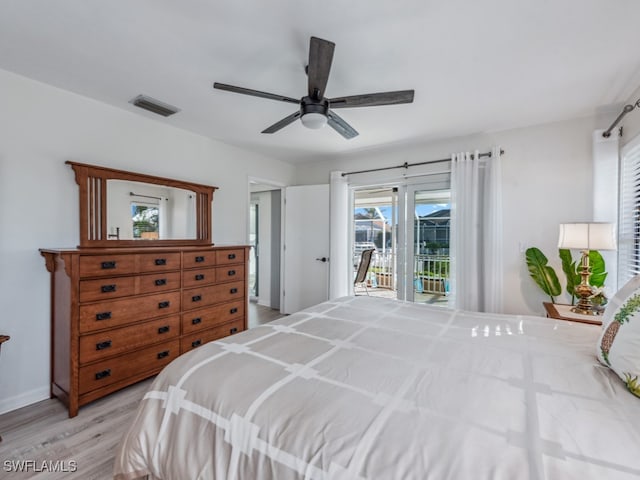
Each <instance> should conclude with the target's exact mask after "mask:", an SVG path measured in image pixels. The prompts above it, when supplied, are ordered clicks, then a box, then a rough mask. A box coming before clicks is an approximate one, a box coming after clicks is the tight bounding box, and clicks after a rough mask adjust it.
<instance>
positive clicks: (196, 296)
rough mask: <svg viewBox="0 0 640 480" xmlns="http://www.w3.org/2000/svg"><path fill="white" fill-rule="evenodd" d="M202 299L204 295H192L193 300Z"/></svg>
mask: <svg viewBox="0 0 640 480" xmlns="http://www.w3.org/2000/svg"><path fill="white" fill-rule="evenodd" d="M200 300H202V295H194V296H193V297H191V301H192V302H199V301H200Z"/></svg>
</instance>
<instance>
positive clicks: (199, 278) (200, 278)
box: [196, 273, 204, 280]
mask: <svg viewBox="0 0 640 480" xmlns="http://www.w3.org/2000/svg"><path fill="white" fill-rule="evenodd" d="M196 280H204V274H203V273H199V274H197V275H196Z"/></svg>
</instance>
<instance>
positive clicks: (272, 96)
mask: <svg viewBox="0 0 640 480" xmlns="http://www.w3.org/2000/svg"><path fill="white" fill-rule="evenodd" d="M213 88H217V89H218V90H226V91H227V92H234V93H242V94H243V95H251V96H252V97H262V98H268V99H270V100H279V101H281V102H289V103H297V104H300V100H296V99H295V98H291V97H285V96H283V95H276V94H275V93H267V92H261V91H259V90H251V89H250V88H243V87H234V86H233V85H227V84H226V83H218V82H215V83H214V84H213Z"/></svg>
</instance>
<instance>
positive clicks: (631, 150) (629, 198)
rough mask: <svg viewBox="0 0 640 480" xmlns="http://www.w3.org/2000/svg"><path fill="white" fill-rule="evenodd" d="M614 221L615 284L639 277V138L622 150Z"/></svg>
mask: <svg viewBox="0 0 640 480" xmlns="http://www.w3.org/2000/svg"><path fill="white" fill-rule="evenodd" d="M621 157H622V158H621V168H620V210H619V212H620V213H619V215H620V218H619V220H618V285H624V284H625V283H626V282H627V281H628V280H629V279H630V278H631V277H633V276H634V275H638V274H640V137H636V138H635V139H634V140H633V141H632V142H630V143H629V144H628V145H627V146H626V147H625V148H624V149H623V151H622V156H621Z"/></svg>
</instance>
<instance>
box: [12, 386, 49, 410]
mask: <svg viewBox="0 0 640 480" xmlns="http://www.w3.org/2000/svg"><path fill="white" fill-rule="evenodd" d="M47 398H49V387H48V386H46V387H40V388H35V389H33V390H30V391H28V392H24V393H21V394H20V395H16V396H14V397H9V398H4V399H2V400H0V415H1V414H3V413H7V412H11V411H13V410H16V409H18V408H22V407H26V406H27V405H31V404H32V403H36V402H40V401H41V400H46V399H47Z"/></svg>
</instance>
